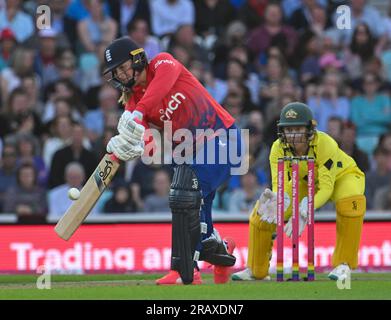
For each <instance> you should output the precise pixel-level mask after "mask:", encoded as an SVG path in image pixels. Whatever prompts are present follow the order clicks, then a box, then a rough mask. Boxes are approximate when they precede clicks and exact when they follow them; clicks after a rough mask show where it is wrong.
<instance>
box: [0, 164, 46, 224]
mask: <svg viewBox="0 0 391 320" xmlns="http://www.w3.org/2000/svg"><path fill="white" fill-rule="evenodd" d="M16 181H17V182H16V186H15V187H10V188H9V189H8V190H7V193H6V195H5V200H4V212H8V213H16V214H17V216H18V218H19V217H20V218H23V216H37V217H43V216H46V214H47V210H48V206H47V201H46V192H45V191H44V190H43V189H41V188H40V187H39V186H38V185H37V174H36V171H35V169H34V166H33V165H32V164H29V163H26V164H22V165H21V166H20V167H19V168H18V170H17V173H16Z"/></svg>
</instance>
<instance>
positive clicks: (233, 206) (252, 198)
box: [228, 170, 264, 214]
mask: <svg viewBox="0 0 391 320" xmlns="http://www.w3.org/2000/svg"><path fill="white" fill-rule="evenodd" d="M240 181H241V188H240V189H237V190H234V191H233V192H232V194H231V196H230V199H229V206H228V211H229V212H230V213H236V214H238V213H244V214H248V213H249V211H250V210H251V208H252V207H253V206H254V204H255V202H256V201H257V200H258V199H259V197H260V195H261V194H262V192H263V190H264V187H261V186H260V185H259V184H258V179H257V174H256V173H255V172H254V171H252V170H250V171H249V172H248V173H246V174H245V175H242V176H241V178H240Z"/></svg>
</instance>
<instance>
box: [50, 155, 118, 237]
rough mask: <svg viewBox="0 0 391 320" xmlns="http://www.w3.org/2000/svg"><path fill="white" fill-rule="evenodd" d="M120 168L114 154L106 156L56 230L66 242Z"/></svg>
mask: <svg viewBox="0 0 391 320" xmlns="http://www.w3.org/2000/svg"><path fill="white" fill-rule="evenodd" d="M119 166H120V161H119V160H118V159H117V158H116V157H115V156H114V154H106V155H105V156H104V157H103V158H102V160H101V161H100V162H99V164H98V166H97V168H96V169H95V171H94V173H93V174H92V175H91V176H90V178H89V179H88V180H87V182H86V183H85V185H84V187H83V188H82V189H81V191H80V196H79V198H78V199H77V200H75V201H74V202H73V203H72V205H71V206H70V207H69V208H68V210H67V211H66V212H65V213H64V215H63V216H62V217H61V219H60V220H59V221H58V223H57V225H56V227H55V228H54V230H55V231H56V233H57V234H58V236H59V237H60V238H62V239H64V240H69V238H70V237H71V236H72V235H73V234H74V233H75V231H76V230H77V228H79V226H80V225H81V224H82V223H83V221H84V220H85V219H86V218H87V216H88V214H89V213H90V211H91V210H92V208H93V207H94V205H95V203H96V202H97V201H98V199H99V197H100V196H101V195H102V193H103V191H104V190H105V189H106V187H107V185H108V184H109V183H110V182H111V180H112V179H113V177H114V175H115V173H116V172H117V170H118V168H119Z"/></svg>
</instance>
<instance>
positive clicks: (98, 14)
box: [77, 0, 118, 55]
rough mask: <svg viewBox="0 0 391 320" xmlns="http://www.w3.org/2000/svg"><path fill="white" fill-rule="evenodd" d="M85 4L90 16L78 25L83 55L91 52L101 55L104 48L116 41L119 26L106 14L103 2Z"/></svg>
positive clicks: (92, 0)
mask: <svg viewBox="0 0 391 320" xmlns="http://www.w3.org/2000/svg"><path fill="white" fill-rule="evenodd" d="M85 2H86V8H87V11H88V12H89V15H88V16H86V17H85V18H84V19H82V20H80V21H79V22H78V24H77V31H78V36H79V39H80V42H81V53H85V52H89V53H93V54H96V55H100V54H101V53H103V50H104V48H105V47H106V46H107V45H108V44H110V43H111V42H112V41H113V40H114V39H115V36H116V35H117V29H118V26H117V23H116V21H115V20H113V19H112V18H111V17H110V16H108V15H106V14H105V10H104V1H103V0H87V1H85Z"/></svg>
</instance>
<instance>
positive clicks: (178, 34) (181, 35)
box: [167, 24, 209, 66]
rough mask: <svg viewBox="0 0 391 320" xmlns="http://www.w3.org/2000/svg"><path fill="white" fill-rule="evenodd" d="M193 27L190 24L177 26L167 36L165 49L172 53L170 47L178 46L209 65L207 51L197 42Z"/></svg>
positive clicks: (193, 57)
mask: <svg viewBox="0 0 391 320" xmlns="http://www.w3.org/2000/svg"><path fill="white" fill-rule="evenodd" d="M197 37H198V36H196V34H195V33H194V28H193V26H192V25H190V24H183V25H181V26H178V29H177V30H176V31H175V32H174V33H173V34H172V35H171V36H170V37H169V39H170V40H169V43H168V48H167V51H168V52H170V53H172V48H174V47H177V46H180V47H182V48H185V49H186V50H187V51H188V52H190V53H191V58H192V59H196V60H198V61H201V62H202V63H203V64H204V65H205V66H209V59H208V52H207V51H206V50H205V49H204V48H203V47H201V46H200V45H199V44H198V41H197Z"/></svg>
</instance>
